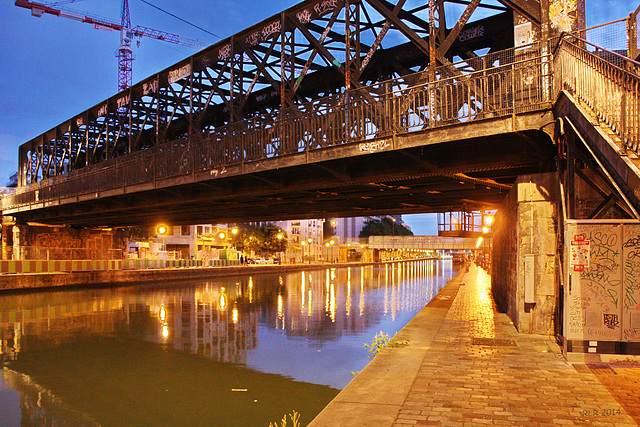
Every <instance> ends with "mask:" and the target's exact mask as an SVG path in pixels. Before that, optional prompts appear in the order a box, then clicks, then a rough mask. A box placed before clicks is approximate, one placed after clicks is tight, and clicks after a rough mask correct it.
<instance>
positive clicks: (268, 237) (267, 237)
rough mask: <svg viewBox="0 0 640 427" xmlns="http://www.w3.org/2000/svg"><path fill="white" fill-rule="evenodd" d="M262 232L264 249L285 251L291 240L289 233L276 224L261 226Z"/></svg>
mask: <svg viewBox="0 0 640 427" xmlns="http://www.w3.org/2000/svg"><path fill="white" fill-rule="evenodd" d="M260 231H261V232H262V250H264V251H267V252H284V251H285V250H286V249H287V244H288V242H289V240H288V239H287V233H285V232H284V231H283V230H282V228H280V227H278V226H277V225H275V224H271V223H269V224H266V225H263V226H262V227H260Z"/></svg>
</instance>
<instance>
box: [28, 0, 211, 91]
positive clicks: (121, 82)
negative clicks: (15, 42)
mask: <svg viewBox="0 0 640 427" xmlns="http://www.w3.org/2000/svg"><path fill="white" fill-rule="evenodd" d="M59 3H60V2H59ZM15 5H16V6H19V7H24V8H26V9H30V10H31V15H32V16H35V17H38V18H39V17H41V16H42V14H43V13H48V14H50V15H55V16H59V17H62V18H69V19H73V20H75V21H80V22H85V23H87V24H91V25H93V27H94V28H95V29H98V30H108V31H119V32H120V46H119V47H118V49H117V50H116V57H117V58H118V92H120V91H123V90H125V89H127V88H128V87H130V86H131V84H132V82H133V59H134V55H133V50H132V49H131V42H132V41H133V38H134V37H138V39H140V38H142V37H149V38H151V39H155V40H162V41H165V42H168V43H174V44H178V45H181V46H188V47H192V48H202V47H205V46H206V45H205V44H204V43H202V42H200V41H198V40H195V39H189V38H186V37H181V36H178V35H176V34H171V33H167V32H165V31H159V30H154V29H152V28H147V27H143V26H141V25H137V26H135V27H133V28H132V27H131V17H130V15H129V0H122V15H121V16H122V20H121V22H120V24H118V23H116V22H111V21H110V20H108V19H107V18H102V17H99V16H95V15H94V16H92V15H90V14H87V13H84V12H78V11H74V10H71V9H65V8H59V7H56V5H57V4H54V3H49V4H47V3H36V2H33V1H27V0H16V2H15ZM139 43H140V42H139V41H138V44H139Z"/></svg>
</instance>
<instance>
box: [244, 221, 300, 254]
mask: <svg viewBox="0 0 640 427" xmlns="http://www.w3.org/2000/svg"><path fill="white" fill-rule="evenodd" d="M278 236H280V237H278ZM288 243H289V240H288V239H287V233H285V232H284V231H283V230H282V229H281V228H280V227H278V226H277V225H275V224H271V223H269V224H265V225H263V226H260V227H256V226H253V225H249V224H242V225H240V226H239V227H238V232H237V233H236V234H235V235H234V236H233V238H232V239H231V244H232V245H233V246H234V247H235V248H236V249H237V250H239V251H242V252H249V251H254V252H259V251H265V252H284V251H285V250H286V249H287V245H288Z"/></svg>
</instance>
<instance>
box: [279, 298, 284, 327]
mask: <svg viewBox="0 0 640 427" xmlns="http://www.w3.org/2000/svg"><path fill="white" fill-rule="evenodd" d="M278 320H279V321H280V323H281V325H282V326H281V327H282V329H284V302H283V301H282V294H278Z"/></svg>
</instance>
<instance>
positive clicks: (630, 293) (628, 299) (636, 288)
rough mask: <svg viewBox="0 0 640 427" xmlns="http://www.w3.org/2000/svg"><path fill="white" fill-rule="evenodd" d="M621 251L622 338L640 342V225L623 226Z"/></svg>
mask: <svg viewBox="0 0 640 427" xmlns="http://www.w3.org/2000/svg"><path fill="white" fill-rule="evenodd" d="M622 251H623V256H622V258H623V267H622V271H623V275H622V296H623V328H622V337H623V339H624V340H626V341H640V225H635V224H634V225H627V226H625V232H624V236H623V242H622Z"/></svg>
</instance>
